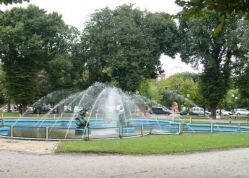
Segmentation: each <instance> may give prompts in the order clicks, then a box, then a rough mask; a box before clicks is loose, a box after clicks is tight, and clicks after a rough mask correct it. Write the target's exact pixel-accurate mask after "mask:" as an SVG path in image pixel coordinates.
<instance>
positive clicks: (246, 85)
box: [237, 65, 249, 108]
mask: <svg viewBox="0 0 249 178" xmlns="http://www.w3.org/2000/svg"><path fill="white" fill-rule="evenodd" d="M237 85H238V86H239V89H240V93H241V96H242V97H243V98H244V99H245V102H246V103H247V108H249V65H247V67H246V69H245V70H244V72H243V73H241V75H240V76H239V78H238V80H237Z"/></svg>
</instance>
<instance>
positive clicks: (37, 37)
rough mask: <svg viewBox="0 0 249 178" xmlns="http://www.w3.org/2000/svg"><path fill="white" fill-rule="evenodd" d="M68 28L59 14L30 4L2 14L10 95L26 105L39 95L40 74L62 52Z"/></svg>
mask: <svg viewBox="0 0 249 178" xmlns="http://www.w3.org/2000/svg"><path fill="white" fill-rule="evenodd" d="M65 28H66V26H65V24H64V22H63V21H62V19H61V16H60V15H58V14H57V13H52V14H47V13H46V12H45V11H44V10H42V9H39V8H38V7H36V6H33V5H30V6H28V7H27V8H12V9H11V10H10V11H5V12H4V13H3V14H1V15H0V58H1V59H2V62H3V69H4V71H5V73H6V82H7V84H6V85H7V91H8V95H9V96H11V97H13V98H14V99H15V101H16V102H17V103H22V104H23V105H24V106H26V105H27V104H28V103H30V102H31V101H32V100H33V98H34V96H35V92H36V80H35V79H36V75H37V72H38V71H39V70H40V69H41V68H42V67H44V66H45V64H46V63H47V61H48V60H49V59H52V58H53V57H54V56H55V54H56V53H57V52H58V43H57V42H58V38H60V33H61V32H62V31H64V29H65Z"/></svg>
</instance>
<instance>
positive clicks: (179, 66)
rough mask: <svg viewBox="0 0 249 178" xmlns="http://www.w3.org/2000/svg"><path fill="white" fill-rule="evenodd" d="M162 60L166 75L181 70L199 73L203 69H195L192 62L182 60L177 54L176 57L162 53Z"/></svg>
mask: <svg viewBox="0 0 249 178" xmlns="http://www.w3.org/2000/svg"><path fill="white" fill-rule="evenodd" d="M160 61H161V63H162V64H163V70H164V71H165V74H166V77H168V76H170V75H173V74H176V73H179V72H191V73H198V72H200V71H201V69H199V70H197V69H194V68H193V67H192V66H191V65H190V64H186V63H184V62H181V59H180V55H176V57H175V59H172V58H171V57H169V56H165V55H162V56H161V58H160Z"/></svg>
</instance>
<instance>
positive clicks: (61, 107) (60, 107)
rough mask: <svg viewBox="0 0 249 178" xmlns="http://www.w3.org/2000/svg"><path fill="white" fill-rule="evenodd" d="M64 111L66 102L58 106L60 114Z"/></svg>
mask: <svg viewBox="0 0 249 178" xmlns="http://www.w3.org/2000/svg"><path fill="white" fill-rule="evenodd" d="M63 112H64V104H62V105H60V106H59V107H58V114H61V113H63Z"/></svg>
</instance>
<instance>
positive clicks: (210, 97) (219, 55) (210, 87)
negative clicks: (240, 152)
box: [179, 10, 242, 118]
mask: <svg viewBox="0 0 249 178" xmlns="http://www.w3.org/2000/svg"><path fill="white" fill-rule="evenodd" d="M202 13H203V14H202V16H201V17H199V18H196V17H192V18H189V16H188V14H184V12H183V14H182V17H181V19H180V28H179V29H180V33H181V35H182V36H181V37H182V41H181V58H182V60H183V61H185V62H187V63H192V64H194V65H198V64H202V65H203V67H204V71H203V74H202V76H201V88H202V93H203V96H204V98H205V99H206V100H207V102H208V105H209V106H210V108H211V110H212V116H213V117H214V118H215V117H216V112H215V111H216V108H217V106H218V103H219V102H220V101H221V99H222V98H223V97H224V95H225V94H226V92H227V90H228V88H229V84H230V82H229V79H230V76H231V70H232V64H233V61H235V60H232V58H234V59H236V58H239V57H241V55H242V50H241V48H240V40H239V38H238V36H240V35H241V33H242V31H241V30H240V29H241V28H238V24H239V22H240V18H239V17H238V16H233V17H229V18H227V19H225V20H226V24H227V28H225V29H223V30H222V31H221V33H219V34H217V33H215V32H214V31H215V28H216V25H217V23H218V21H219V17H218V16H217V14H216V13H214V12H213V11H209V10H205V11H203V12H202ZM205 14H206V15H205ZM185 15H186V16H185Z"/></svg>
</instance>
